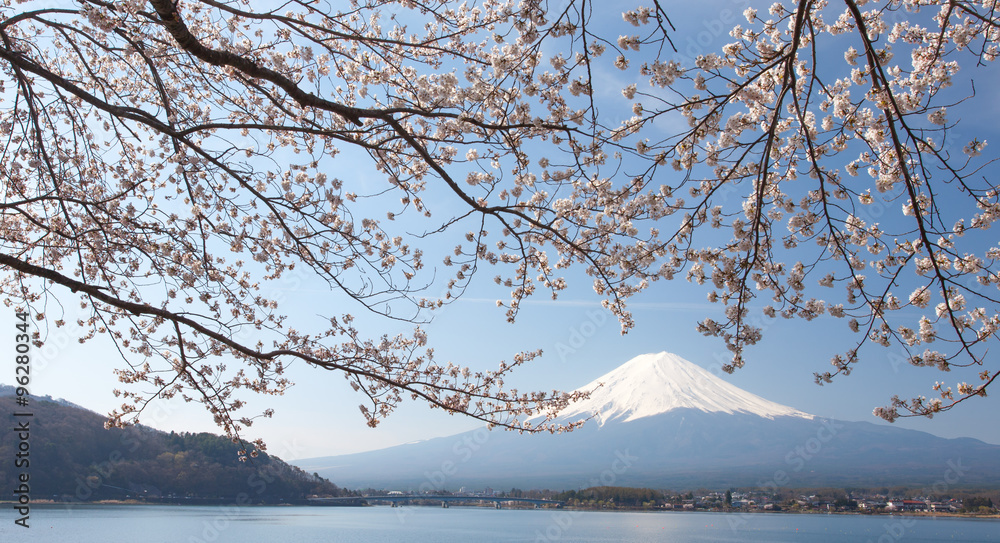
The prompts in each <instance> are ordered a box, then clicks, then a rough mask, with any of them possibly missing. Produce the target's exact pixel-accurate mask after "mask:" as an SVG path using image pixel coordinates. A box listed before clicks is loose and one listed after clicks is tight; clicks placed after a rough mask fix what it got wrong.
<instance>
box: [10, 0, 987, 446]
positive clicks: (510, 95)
mask: <svg viewBox="0 0 1000 543" xmlns="http://www.w3.org/2000/svg"><path fill="white" fill-rule="evenodd" d="M0 6H2V7H0V39H2V45H0V66H2V69H3V77H2V79H0V84H2V85H3V87H2V90H0V98H2V100H3V102H2V107H0V136H2V140H3V142H4V146H3V150H2V155H0V169H2V171H0V177H2V178H3V180H4V184H3V187H4V188H3V198H4V200H3V204H2V207H0V218H2V235H0V244H2V247H3V250H2V251H0V264H2V269H3V270H4V275H3V276H2V283H0V290H2V293H3V295H4V296H5V299H6V300H7V301H8V303H9V304H14V305H18V306H21V307H30V308H32V311H33V313H34V314H35V316H36V317H37V318H39V319H40V320H47V319H51V320H52V322H53V323H54V325H55V326H60V325H63V324H65V323H63V322H62V318H61V317H60V315H55V316H53V315H52V314H51V313H52V311H53V310H56V309H57V308H58V306H59V304H64V303H66V301H67V300H69V299H71V298H73V299H76V300H78V302H79V303H80V304H81V307H82V308H83V309H85V310H86V311H87V315H89V317H88V318H86V319H82V320H81V321H80V322H79V323H78V324H79V325H80V326H82V327H84V329H85V330H87V333H86V334H85V337H84V338H82V339H89V338H90V337H93V336H94V335H97V334H107V335H109V336H110V337H111V338H112V339H113V340H114V342H115V344H116V345H117V346H118V347H119V350H120V351H121V353H122V355H123V358H124V359H125V360H126V364H125V365H123V368H122V369H121V370H120V371H119V377H120V379H121V381H122V382H123V383H125V384H126V385H127V386H126V387H125V390H123V391H116V392H117V393H118V394H120V395H122V396H123V397H124V399H125V403H124V404H123V406H122V408H121V409H120V410H117V411H115V412H114V413H112V422H113V423H119V424H121V423H127V422H129V421H131V420H134V418H135V417H136V416H137V415H138V414H139V413H141V410H142V409H143V407H144V406H145V405H146V404H147V403H148V402H149V401H152V400H155V399H156V398H169V397H173V396H178V395H179V396H182V397H184V398H185V399H188V400H191V401H198V402H202V403H204V404H205V406H206V408H207V409H209V410H210V411H211V412H212V414H213V415H214V416H215V419H216V421H217V422H218V424H219V425H220V426H221V427H222V428H223V429H225V431H227V432H228V433H229V434H230V435H232V436H234V437H238V436H239V435H240V432H241V430H243V429H244V428H245V427H246V426H248V425H249V424H251V423H252V417H249V416H246V415H243V414H242V412H241V408H242V407H244V400H241V399H240V391H241V390H245V391H251V392H256V393H261V394H277V393H282V392H283V391H284V390H285V389H286V387H288V386H289V384H290V383H289V382H288V380H287V378H286V377H285V376H284V371H285V367H286V365H287V364H288V362H289V361H293V360H298V361H302V362H305V363H307V364H310V365H313V366H315V367H317V368H321V369H327V370H332V371H335V372H338V373H340V374H342V375H343V376H344V377H346V378H347V379H348V380H349V381H350V382H351V384H352V386H353V387H354V388H355V389H356V390H357V391H359V392H360V393H361V394H363V395H364V396H365V397H366V398H367V402H366V403H365V404H363V405H362V406H361V410H362V413H363V414H364V416H365V417H366V418H367V420H368V422H369V424H370V425H373V426H374V425H375V424H377V423H378V422H379V421H380V420H382V419H383V418H384V417H385V416H387V415H389V414H390V413H391V412H392V410H393V409H394V408H395V407H396V406H397V405H398V404H399V402H400V401H402V400H403V399H405V398H408V397H412V398H414V399H417V400H421V401H424V402H426V403H428V404H429V405H431V406H432V407H439V408H442V409H445V410H447V411H449V412H455V413H463V414H466V415H469V416H472V417H474V418H477V419H480V420H483V421H485V422H487V423H489V424H490V425H493V426H500V427H505V428H510V429H516V430H522V431H539V430H551V431H555V430H559V429H563V428H561V427H559V426H556V425H553V424H550V422H549V421H551V417H553V416H554V414H555V413H557V412H558V410H559V409H560V408H561V407H562V406H564V405H566V403H567V402H569V401H572V400H574V399H577V398H578V397H579V394H565V393H560V392H557V391H548V392H529V393H524V392H519V391H517V390H510V389H507V388H506V387H505V385H504V379H505V377H507V375H508V374H509V373H510V372H511V371H512V370H513V369H514V368H516V367H517V366H520V365H522V364H524V363H526V362H528V361H530V360H532V359H533V358H535V357H537V356H538V354H539V353H538V352H537V351H525V352H522V353H520V354H517V355H516V356H515V357H514V359H513V360H512V361H510V362H501V363H500V365H499V369H498V370H496V371H491V372H483V371H472V370H469V369H468V368H466V367H463V366H460V365H455V364H452V363H445V362H440V363H439V362H438V361H437V360H436V359H435V357H434V353H433V349H432V345H433V343H432V342H431V338H429V337H428V335H427V333H426V332H425V331H424V330H423V329H422V328H421V326H420V324H421V323H422V322H424V321H425V320H426V319H427V318H429V316H432V315H433V314H434V312H435V311H436V310H439V309H440V308H442V307H443V306H445V305H447V304H449V303H450V302H451V301H453V300H455V299H456V298H458V297H459V296H461V294H462V293H463V292H464V291H465V289H466V288H467V287H468V286H469V285H470V282H471V281H473V279H474V278H475V277H477V276H481V275H483V274H488V275H491V276H494V277H493V279H494V281H495V282H496V283H497V284H499V285H502V286H505V287H506V288H508V289H509V290H510V297H509V298H508V299H506V300H502V301H500V302H498V305H500V306H501V309H500V310H501V311H505V312H506V315H507V318H508V319H509V320H511V321H513V320H514V319H515V318H516V317H517V315H518V313H519V311H520V308H521V305H522V302H523V301H524V300H525V299H526V298H527V297H529V296H532V295H536V294H539V293H544V294H546V295H550V296H552V297H556V296H558V295H559V293H560V292H561V291H563V290H564V289H566V288H567V279H566V278H567V277H570V275H569V273H568V271H567V270H568V269H570V268H579V269H580V270H581V272H585V273H586V274H588V275H589V276H590V277H591V278H592V280H593V286H594V290H595V291H596V293H597V295H598V296H599V297H601V299H602V300H603V303H604V305H605V307H607V309H608V310H609V311H610V312H612V313H613V314H614V315H616V316H617V317H618V319H619V322H620V324H621V327H622V331H623V332H625V331H628V330H629V329H630V328H631V327H632V326H633V324H634V322H633V320H632V316H631V314H630V313H629V311H628V309H627V302H628V300H629V299H630V298H631V297H632V296H634V295H636V294H639V293H640V292H642V291H643V290H645V289H646V288H647V287H648V286H649V285H650V284H652V283H653V282H655V281H658V280H669V279H674V278H679V277H686V278H687V279H688V280H689V281H693V282H697V283H699V284H704V283H710V285H711V286H710V287H709V293H708V295H709V299H710V300H711V301H713V302H718V303H719V304H721V306H720V307H721V308H722V311H721V314H720V316H718V317H717V318H707V319H705V320H704V321H703V322H701V323H700V324H699V325H698V329H699V330H700V331H701V332H702V333H704V334H708V335H712V336H718V337H720V338H721V339H722V340H723V341H724V342H725V344H726V345H727V346H728V347H729V349H730V350H731V351H732V352H733V359H732V361H731V363H730V364H728V365H727V366H726V367H725V369H726V370H727V371H733V370H735V369H736V368H739V367H741V366H742V365H743V360H744V359H743V353H744V349H745V348H746V347H748V346H751V345H753V344H755V343H756V342H758V341H759V339H760V337H761V330H760V328H759V327H755V326H754V325H753V324H752V322H753V321H752V319H751V318H750V315H751V312H763V313H764V314H766V315H778V314H780V315H781V316H783V317H786V318H801V319H806V320H812V319H814V318H816V317H818V316H820V315H822V314H829V315H832V316H833V317H838V318H843V319H845V320H846V324H845V326H849V327H850V328H851V329H852V330H854V331H856V332H857V333H858V337H859V338H860V339H859V341H858V342H857V344H856V345H855V346H854V347H852V348H851V349H849V350H848V351H847V352H846V353H842V354H840V355H837V356H836V357H834V359H833V362H834V366H835V368H834V370H833V371H831V372H828V373H822V374H818V375H817V381H818V382H820V383H823V382H828V381H830V380H831V379H833V378H834V377H836V376H837V375H842V374H843V375H846V374H848V373H850V371H851V369H852V367H853V366H854V365H855V364H857V363H858V361H859V352H860V351H861V350H862V348H863V347H866V346H867V345H869V344H875V345H883V346H896V347H901V348H902V349H904V351H905V352H906V353H907V358H908V360H909V361H910V362H911V363H912V364H914V365H918V366H924V365H929V366H935V367H938V368H939V369H941V370H945V371H947V370H949V369H952V368H964V367H968V368H972V369H975V370H976V371H979V372H981V373H980V374H979V375H978V378H977V380H975V381H974V382H971V383H968V382H963V383H961V384H960V385H959V386H958V387H957V391H953V390H952V389H950V388H947V387H945V386H943V385H938V386H937V387H936V389H937V392H938V393H939V394H940V396H941V399H937V398H935V399H933V400H926V399H924V398H916V399H913V400H900V399H898V398H893V400H892V404H891V405H890V406H888V407H886V408H881V409H879V410H876V411H877V414H879V415H881V416H883V417H884V418H887V419H889V420H892V419H894V418H896V417H897V416H900V415H911V414H917V415H932V414H933V413H935V412H938V411H941V410H944V409H948V408H950V407H951V406H953V405H955V404H957V403H959V402H962V401H964V400H966V399H968V398H970V397H973V396H977V395H985V393H986V388H987V387H988V385H989V384H990V383H992V382H993V381H994V380H995V379H996V376H997V373H998V369H997V368H995V367H991V366H989V364H988V362H989V361H988V359H987V358H986V352H987V349H988V347H989V346H990V345H991V344H993V343H995V342H996V339H997V335H996V330H997V323H998V314H997V303H996V301H997V297H996V294H995V288H996V285H997V284H998V276H997V272H996V270H995V263H994V261H995V258H996V256H997V252H998V250H1000V249H998V247H997V246H996V245H995V242H994V241H993V240H990V239H989V238H988V237H986V236H985V235H984V234H981V232H982V231H983V230H985V229H987V228H988V227H989V226H990V225H991V224H992V223H993V222H994V221H995V220H996V216H997V213H998V212H1000V203H998V200H997V198H998V194H997V189H996V186H995V184H994V183H992V182H990V181H989V179H988V175H987V172H988V168H989V166H990V164H991V161H990V160H989V157H988V156H984V155H983V153H984V150H985V146H986V141H985V139H975V138H972V139H969V140H968V141H964V142H962V144H961V145H958V146H957V147H956V146H955V145H954V143H953V139H954V138H950V135H951V134H953V133H954V130H953V129H954V124H955V122H956V120H955V119H954V118H953V117H952V116H949V111H952V110H953V109H954V108H959V107H961V106H962V105H963V100H964V99H965V98H966V96H965V95H958V94H956V93H955V92H954V91H955V89H949V87H952V86H953V85H955V84H956V83H957V82H958V81H960V80H961V77H962V74H964V73H965V72H959V64H960V63H961V64H962V65H963V66H969V67H972V69H973V70H974V72H975V73H976V74H987V75H988V74H989V73H990V72H989V71H988V69H989V68H990V67H991V63H992V61H993V59H994V57H995V55H996V51H997V50H996V38H997V22H998V19H997V17H996V15H995V13H994V7H995V6H994V2H986V1H984V2H957V1H950V2H944V1H928V0H903V1H891V2H865V1H861V0H847V1H845V2H844V3H840V2H832V3H830V2H823V1H807V0H802V1H800V2H797V3H796V2H790V3H782V2H778V3H775V4H774V5H772V6H770V8H768V9H767V11H766V13H765V12H764V10H763V9H761V10H760V11H759V12H758V10H756V9H753V8H748V9H746V11H745V12H744V13H743V15H744V17H745V18H746V24H745V25H744V24H741V25H740V26H738V27H736V28H735V29H733V31H732V33H731V38H730V40H731V41H732V43H729V44H728V45H725V46H724V47H721V48H720V49H719V51H717V52H713V53H707V54H704V55H701V56H698V57H697V59H693V62H692V63H691V64H685V63H682V62H680V61H678V60H677V59H676V54H675V53H676V50H675V48H674V44H673V42H672V35H673V34H675V31H674V29H673V24H672V20H671V18H670V17H673V19H675V20H676V19H677V18H679V17H683V16H684V15H683V14H682V13H677V14H672V13H668V10H669V9H670V7H669V6H668V5H664V4H661V3H659V2H656V1H654V2H652V4H651V5H648V6H645V7H643V6H642V5H641V4H639V5H636V6H635V7H632V6H625V7H622V6H620V5H619V6H617V7H614V9H616V10H618V15H620V16H621V19H620V20H619V21H617V24H613V23H612V22H609V21H608V20H607V18H605V17H603V14H604V11H605V10H607V9H608V6H597V5H595V4H593V3H591V2H587V1H585V0H567V1H565V2H563V3H562V4H559V5H556V3H555V2H550V3H545V2H540V1H537V0H524V1H518V2H514V1H505V0H485V1H482V2H464V3H455V2H450V1H448V0H438V1H435V2H429V3H419V2H411V1H409V0H404V1H399V2H394V1H389V0H354V1H352V2H350V3H333V2H326V1H323V0H317V1H305V0H291V1H286V2H264V3H259V2H254V3H250V2H239V1H236V0H179V1H177V2H175V1H174V0H147V1H139V0H125V1H119V2H104V1H100V0H78V1H75V2H66V3H65V4H64V5H56V6H52V5H50V4H46V5H38V6H36V5H34V4H32V3H30V2H27V3H20V2H12V1H11V0H4V1H3V3H2V4H0ZM622 10H624V13H621V11H622ZM622 27H627V28H631V29H634V32H636V34H634V35H632V34H629V33H626V34H621V33H620V32H619V30H621V28H622ZM608 74H611V76H609V75H608ZM615 74H617V75H615ZM983 77H985V75H984V76H983ZM608 80H618V81H621V82H622V83H621V84H620V87H621V89H618V88H616V89H615V90H614V94H615V95H618V91H619V90H621V93H620V94H621V95H620V96H618V97H617V99H616V100H617V101H615V100H610V99H608V98H606V97H604V98H602V93H603V91H604V90H605V87H606V85H607V84H606V82H607V81H608ZM964 81H965V82H966V86H969V88H970V89H971V88H972V87H971V86H970V85H968V82H970V81H972V79H971V76H969V78H967V79H965V80H964ZM602 85H603V86H602ZM963 88H964V87H963ZM968 97H969V98H970V99H972V98H974V95H973V94H972V93H971V92H970V93H969V94H968ZM618 102H624V103H625V107H626V108H630V109H631V114H627V115H625V116H624V117H625V118H624V120H622V119H621V117H620V116H616V115H612V114H608V113H607V112H608V111H613V110H614V108H615V107H616V105H615V104H617V103H618ZM612 119H613V120H612ZM658 123H659V124H664V123H665V124H668V125H670V124H671V123H672V124H673V125H676V126H680V127H681V128H680V129H678V130H675V131H674V132H672V133H669V134H667V135H665V136H664V135H663V131H662V130H659V129H657V126H658ZM875 205H883V206H887V207H886V208H887V209H895V210H898V212H889V213H888V214H887V215H886V216H884V217H883V220H882V221H876V220H873V218H872V215H871V213H866V210H869V209H872V207H873V206H875ZM442 247H447V249H446V254H439V253H442V252H443V251H442V250H441V248H442ZM295 274H301V275H304V276H306V277H308V278H309V280H310V281H321V282H323V284H325V285H326V286H327V287H329V289H330V292H331V293H336V294H338V295H339V296H342V297H345V298H346V299H347V300H349V302H350V304H353V308H352V309H351V311H354V312H355V313H356V312H357V311H362V312H365V313H370V314H375V315H381V316H383V317H385V318H386V319H391V320H395V321H402V322H408V323H412V324H413V329H412V332H410V333H408V334H403V335H398V336H378V335H374V336H372V335H369V334H368V333H366V331H365V330H364V329H363V327H360V326H356V320H357V316H356V315H352V314H351V312H350V311H338V312H336V314H330V315H326V320H325V321H324V324H323V326H320V327H315V326H314V325H313V323H305V322H299V321H298V320H296V318H295V316H292V315H288V314H285V313H284V312H283V311H282V307H281V306H280V305H279V304H278V303H277V301H276V300H274V299H270V298H269V297H268V296H266V295H265V294H264V293H265V292H268V291H267V290H266V287H267V285H269V284H274V283H275V282H280V281H282V280H283V279H284V278H287V277H289V276H290V275H295ZM442 274H443V275H446V277H444V279H442V278H441V277H439V275H442ZM441 281H444V284H443V285H442V287H443V290H441V292H442V294H440V295H436V296H435V295H429V294H428V293H430V292H436V291H437V290H435V289H436V286H437V285H438V284H439V283H440V282H441ZM823 287H831V288H834V287H836V288H834V290H831V291H829V293H830V295H829V296H823V297H819V296H817V295H814V294H816V293H824V294H825V293H826V291H823V290H822V289H823ZM54 300H58V301H57V302H56V301H54ZM53 305H54V306H55V307H52V308H50V306H53ZM914 308H918V309H921V310H923V309H925V308H926V309H927V311H926V314H925V315H923V316H921V317H919V318H918V319H917V320H915V321H914V320H913V319H912V314H913V313H914V312H913V309H914ZM47 312H48V313H49V315H46V313H47ZM261 338H264V339H261ZM931 344H933V345H931ZM265 414H269V412H266V413H265ZM535 415H543V417H542V418H540V419H538V418H536V419H531V420H529V418H531V417H533V416H535ZM539 421H541V422H539Z"/></svg>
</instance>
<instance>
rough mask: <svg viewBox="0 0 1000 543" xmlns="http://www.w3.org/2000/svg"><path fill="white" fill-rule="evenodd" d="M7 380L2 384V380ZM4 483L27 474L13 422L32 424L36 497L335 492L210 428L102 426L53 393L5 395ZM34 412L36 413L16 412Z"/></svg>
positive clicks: (265, 498) (292, 496)
mask: <svg viewBox="0 0 1000 543" xmlns="http://www.w3.org/2000/svg"><path fill="white" fill-rule="evenodd" d="M0 387H2V385H0ZM3 392H5V389H3V388H0V417H3V419H4V420H6V421H8V423H7V424H5V425H3V427H2V428H0V458H3V459H10V461H7V460H5V461H4V462H2V463H0V488H5V489H12V488H14V487H15V486H17V485H16V484H15V481H16V477H17V476H18V475H19V474H20V473H23V472H24V470H23V469H22V467H15V465H14V462H13V459H14V458H15V453H16V452H17V450H18V446H19V444H20V439H19V436H18V435H17V433H18V432H17V430H15V425H14V424H13V423H12V422H11V421H16V422H19V423H24V422H27V423H28V427H29V432H30V435H29V436H28V438H29V440H28V444H29V446H30V449H29V451H28V452H29V456H28V457H27V460H28V461H29V463H30V464H29V465H28V466H23V467H26V468H27V470H28V471H27V473H29V474H30V483H31V485H30V486H31V495H32V497H34V498H36V499H42V498H44V499H55V500H57V501H62V500H68V501H92V500H101V499H124V498H140V497H166V496H171V495H173V496H178V497H198V498H211V499H218V500H228V501H235V499H236V498H237V496H238V495H240V494H241V493H242V494H246V496H247V498H248V500H249V502H251V503H258V502H264V503H276V502H283V501H284V502H287V501H292V500H299V499H304V498H305V497H306V496H308V495H312V494H323V495H338V494H340V493H341V490H340V489H338V488H337V487H336V486H335V485H333V484H331V483H330V482H329V481H325V480H321V479H318V478H316V477H314V476H313V475H309V474H307V473H305V472H304V471H302V470H300V469H299V468H296V467H294V466H290V465H288V464H287V463H285V462H283V461H282V460H281V459H279V458H278V457H275V456H269V455H267V454H261V455H260V456H258V457H257V458H255V459H253V462H240V461H239V460H238V456H237V447H236V445H234V444H233V443H232V442H231V441H230V440H229V439H227V438H224V437H221V436H217V435H213V434H208V433H201V434H192V433H181V434H178V433H173V432H172V433H169V434H168V433H165V432H161V431H158V430H152V429H150V428H146V427H128V428H111V429H105V428H104V421H105V420H106V418H105V417H103V416H101V415H98V414H97V413H94V412H91V411H88V410H86V409H83V408H81V407H77V406H74V405H72V404H69V403H68V402H65V401H54V400H51V399H50V398H47V397H46V398H40V397H36V396H30V397H29V404H28V407H27V408H25V407H18V406H17V405H16V403H15V398H14V397H13V396H11V395H4V394H2V393H3ZM14 412H21V413H23V412H30V413H31V414H32V416H31V417H13V416H12V413H14Z"/></svg>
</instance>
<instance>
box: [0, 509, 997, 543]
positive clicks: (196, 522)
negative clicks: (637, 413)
mask: <svg viewBox="0 0 1000 543" xmlns="http://www.w3.org/2000/svg"><path fill="white" fill-rule="evenodd" d="M2 507H3V508H4V510H5V511H4V514H3V515H2V516H0V520H2V521H3V524H2V525H0V541H2V542H4V543H8V542H9V543H33V542H46V543H50V542H53V543H54V542H64V541H65V542H75V543H109V542H110V543H116V542H134V543H212V542H239V543H264V542H267V543H273V542H283V541H288V542H294V543H313V542H317V543H318V542H323V543H340V542H344V543H347V542H350V543H391V542H397V541H398V542H406V543H423V542H428V543H430V542H435V543H437V542H450V541H457V542H481V543H500V542H515V541H516V542H532V543H541V542H555V541H563V542H573V541H580V542H595V543H596V542H600V543H646V542H654V541H656V542H660V541H663V542H670V543H687V542H701V541H734V542H735V541H750V542H762V543H763V542H771V543H779V542H803V543H846V542H852V543H854V542H867V541H873V542H878V543H895V542H898V541H904V542H940V541H949V542H990V541H995V542H1000V521H996V520H976V519H958V518H913V517H898V516H858V515H797V514H723V513H696V512H656V513H624V512H614V513H611V512H609V513H605V512H590V511H588V512H580V511H568V510H551V509H540V510H510V509H501V510H496V509H485V508H474V507H451V508H448V509H441V508H436V507H398V508H391V507H243V508H237V507H225V506H218V507H190V506H141V505H136V506H74V507H71V508H67V507H62V506H45V507H42V506H34V507H32V509H31V517H30V520H29V524H30V526H31V527H30V528H28V529H25V528H21V527H19V526H17V525H15V524H14V515H13V514H12V511H11V509H10V506H9V505H5V506H2Z"/></svg>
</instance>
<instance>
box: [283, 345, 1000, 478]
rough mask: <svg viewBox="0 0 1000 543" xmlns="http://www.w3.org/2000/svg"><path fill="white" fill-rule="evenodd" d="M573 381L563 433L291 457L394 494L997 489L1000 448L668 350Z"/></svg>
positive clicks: (465, 436)
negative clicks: (835, 416) (863, 414)
mask: <svg viewBox="0 0 1000 543" xmlns="http://www.w3.org/2000/svg"><path fill="white" fill-rule="evenodd" d="M599 384H601V385H602V386H600V387H599V388H598V385H599ZM581 388H582V389H584V390H594V389H596V390H594V393H593V394H592V395H591V397H590V398H589V399H588V400H584V401H581V402H578V403H576V404H573V405H570V406H568V407H567V408H565V409H564V410H563V411H562V412H561V413H560V416H559V418H560V419H563V420H567V421H571V420H579V419H580V418H582V417H589V416H592V415H593V416H594V420H593V421H592V422H591V423H588V424H586V425H584V426H583V427H582V428H580V429H578V430H575V431H573V432H570V433H568V434H561V435H548V434H545V435H518V434H512V433H505V432H487V431H486V430H485V429H479V430H475V431H471V432H465V433H462V434H458V435H455V436H451V437H443V438H437V439H431V440H428V441H423V442H418V443H411V444H406V445H400V446H396V447H390V448H387V449H382V450H377V451H370V452H365V453H357V454H350V455H340V456H332V457H322V458H312V459H303V460H298V461H296V462H295V464H296V465H298V466H300V467H302V468H303V469H305V470H307V471H310V472H313V471H315V472H317V473H319V474H320V475H322V476H324V477H328V478H332V479H334V480H336V481H338V484H342V485H344V486H347V487H349V488H355V487H369V486H371V487H375V488H386V489H398V490H421V489H423V490H427V489H441V488H446V489H450V490H455V489H457V488H459V487H461V486H469V487H483V486H491V487H493V488H509V487H512V486H517V487H520V488H552V489H568V488H584V487H588V486H597V485H609V484H614V485H624V486H646V487H652V488H674V489H677V488H697V487H733V486H771V485H776V486H850V485H855V486H874V485H902V484H906V485H931V484H934V483H936V482H938V481H939V480H941V479H942V477H943V474H945V473H946V472H947V473H949V474H950V475H949V481H951V482H950V483H949V484H952V485H973V484H975V485H995V486H1000V446H996V445H990V444H987V443H983V442H982V441H979V440H975V439H970V438H964V439H944V438H940V437H936V436H933V435H931V434H928V433H925V432H919V431H914V430H906V429H902V428H897V427H892V426H885V425H876V424H871V423H867V422H845V421H837V420H832V419H823V418H820V417H816V416H813V415H810V414H808V413H804V412H802V411H799V410H797V409H794V408H791V407H787V406H783V405H780V404H777V403H774V402H771V401H768V400H766V399H764V398H761V397H759V396H756V395H754V394H751V393H749V392H746V391H744V390H741V389H739V388H738V387H735V386H733V385H731V384H729V383H727V382H725V381H723V380H721V379H719V378H717V377H715V376H713V375H712V374H711V373H709V372H707V371H705V370H703V369H701V368H700V367H698V366H696V365H695V364H692V363H691V362H688V361H686V360H684V359H683V358H681V357H679V356H676V355H672V354H670V353H657V354H648V355H642V356H639V357H636V358H634V359H632V360H630V361H628V362H626V363H625V364H623V365H622V366H620V367H618V368H616V369H615V370H613V371H611V372H609V373H607V374H606V375H604V376H601V377H599V378H598V379H596V380H595V381H594V382H592V383H590V384H588V385H585V386H584V387H581ZM956 468H957V469H956ZM948 470H951V471H950V472H949V471H948ZM959 472H960V473H959Z"/></svg>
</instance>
